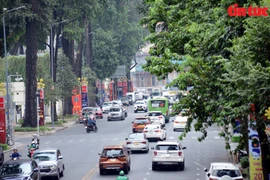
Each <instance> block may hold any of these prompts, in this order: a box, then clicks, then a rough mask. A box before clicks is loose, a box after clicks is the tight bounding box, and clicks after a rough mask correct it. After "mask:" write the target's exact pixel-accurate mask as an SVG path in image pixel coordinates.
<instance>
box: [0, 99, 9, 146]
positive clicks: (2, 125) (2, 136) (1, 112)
mask: <svg viewBox="0 0 270 180" xmlns="http://www.w3.org/2000/svg"><path fill="white" fill-rule="evenodd" d="M6 142H7V141H6V111H5V98H4V97H0V143H1V144H6Z"/></svg>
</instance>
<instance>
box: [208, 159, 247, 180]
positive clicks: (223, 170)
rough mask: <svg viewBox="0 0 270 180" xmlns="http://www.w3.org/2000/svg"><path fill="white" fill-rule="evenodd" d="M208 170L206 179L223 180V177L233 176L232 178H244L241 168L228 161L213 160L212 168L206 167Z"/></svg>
mask: <svg viewBox="0 0 270 180" xmlns="http://www.w3.org/2000/svg"><path fill="white" fill-rule="evenodd" d="M204 171H205V172H206V177H205V179H206V180H211V179H215V180H221V179H222V177H231V179H232V180H244V178H243V176H242V174H241V172H240V170H239V168H238V167H237V166H235V165H234V164H232V163H228V162H213V163H211V164H210V168H209V170H208V169H204Z"/></svg>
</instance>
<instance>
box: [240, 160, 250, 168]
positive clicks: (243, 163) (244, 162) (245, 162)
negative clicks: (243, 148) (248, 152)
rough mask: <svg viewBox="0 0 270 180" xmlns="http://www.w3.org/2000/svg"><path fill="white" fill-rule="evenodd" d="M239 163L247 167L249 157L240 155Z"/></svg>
mask: <svg viewBox="0 0 270 180" xmlns="http://www.w3.org/2000/svg"><path fill="white" fill-rule="evenodd" d="M240 164H241V167H242V168H248V167H249V159H248V157H242V158H241V159H240Z"/></svg>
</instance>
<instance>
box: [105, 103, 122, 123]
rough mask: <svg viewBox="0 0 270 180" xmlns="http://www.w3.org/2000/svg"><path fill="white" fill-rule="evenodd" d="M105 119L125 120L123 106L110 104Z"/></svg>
mask: <svg viewBox="0 0 270 180" xmlns="http://www.w3.org/2000/svg"><path fill="white" fill-rule="evenodd" d="M107 120H108V121H111V120H125V112H124V110H123V108H122V107H121V106H112V107H111V108H110V112H109V113H108V117H107Z"/></svg>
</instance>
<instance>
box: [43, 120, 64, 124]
mask: <svg viewBox="0 0 270 180" xmlns="http://www.w3.org/2000/svg"><path fill="white" fill-rule="evenodd" d="M66 122H67V121H65V120H59V121H55V122H54V124H59V125H60V124H64V123H66ZM46 124H52V122H46Z"/></svg>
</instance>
